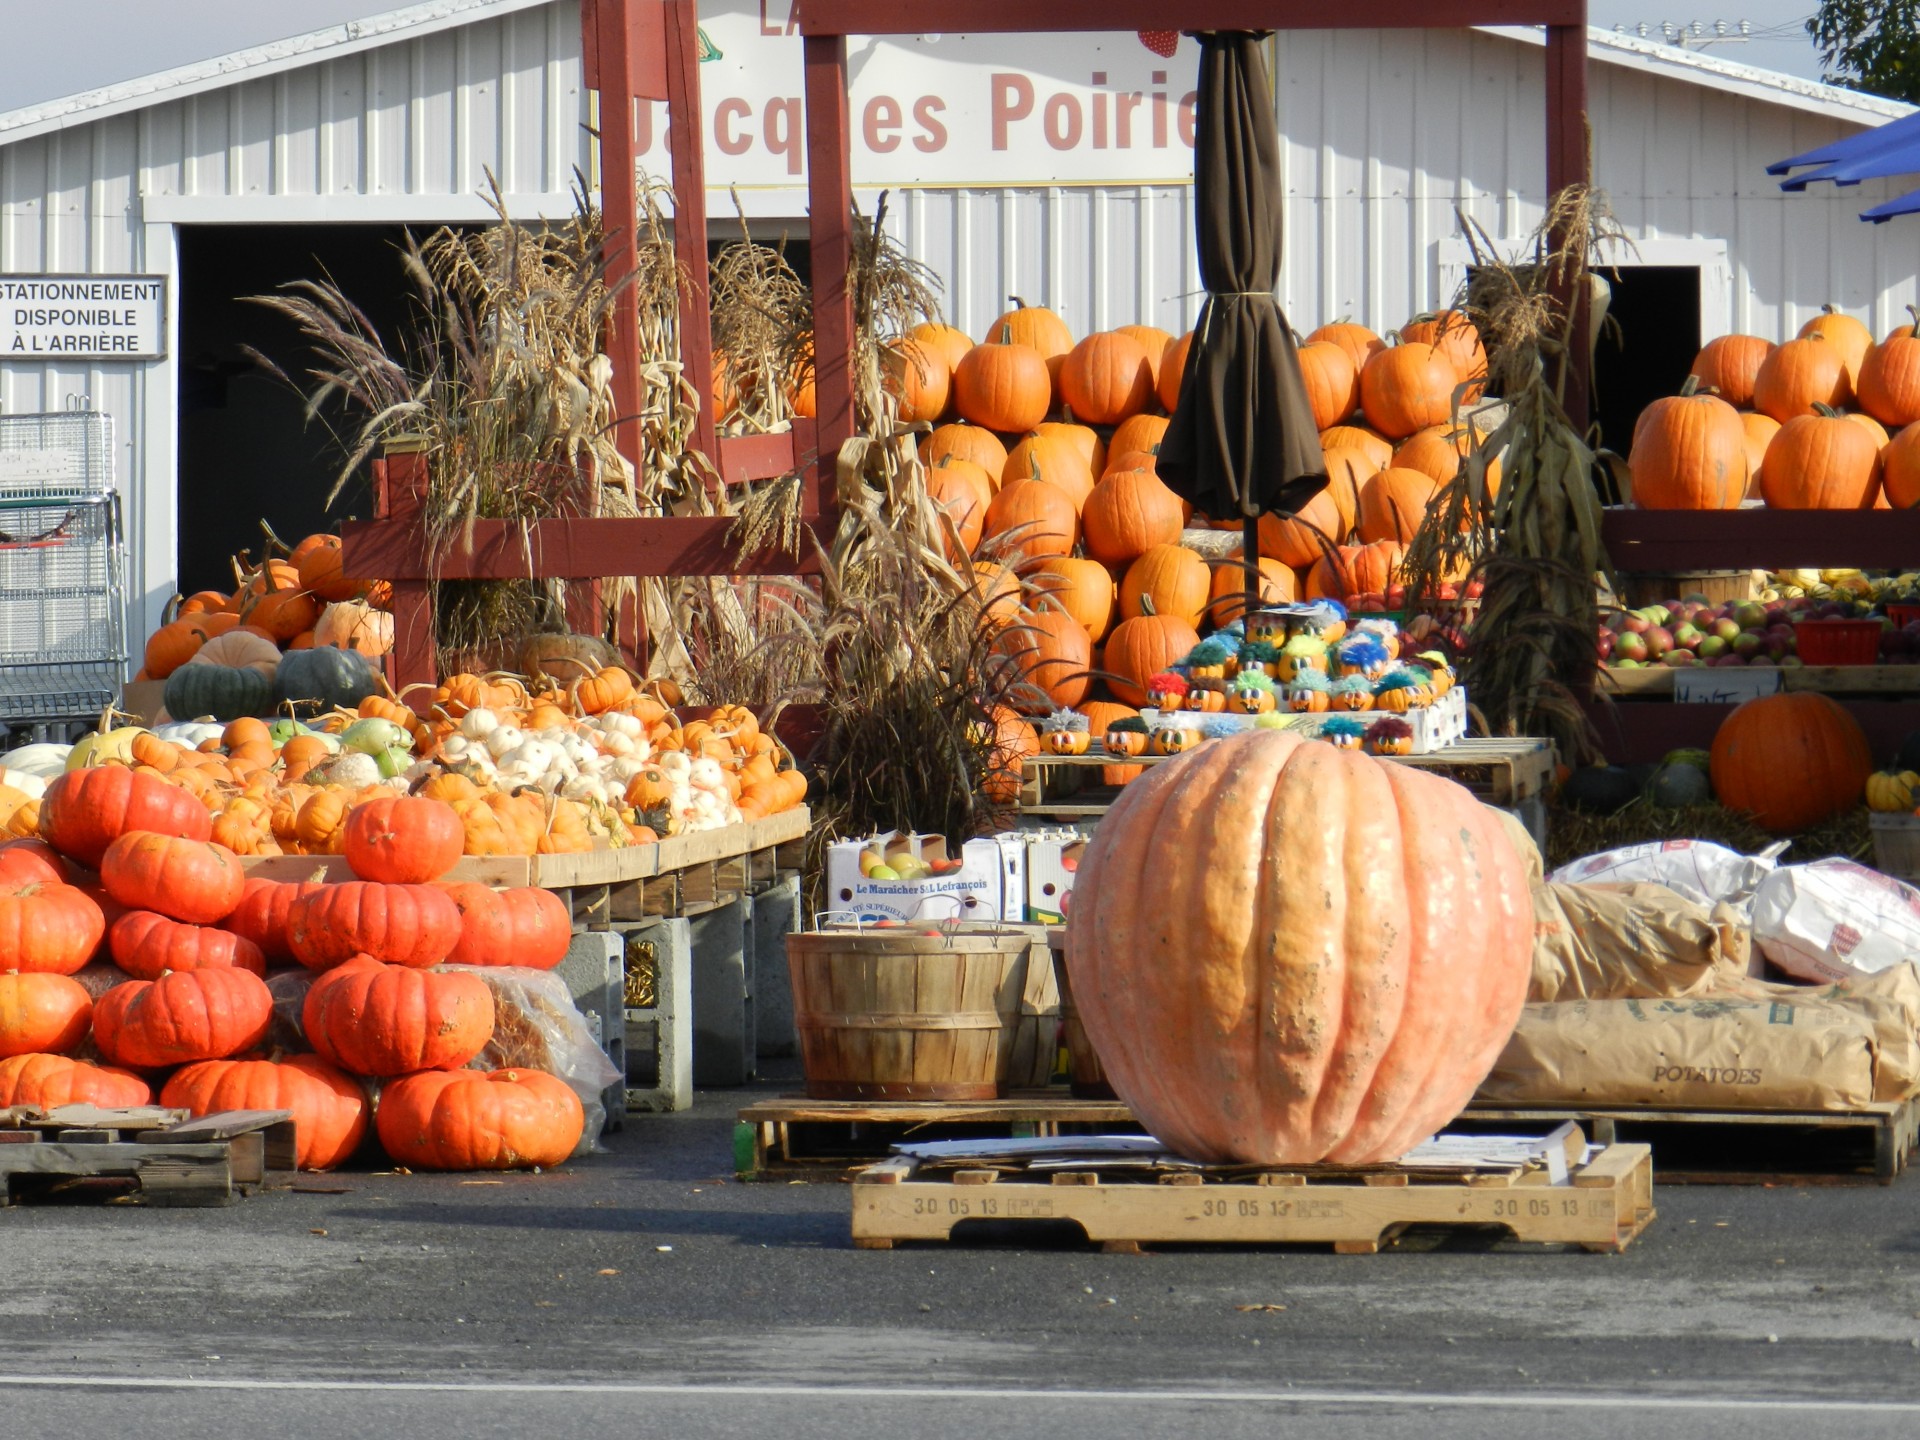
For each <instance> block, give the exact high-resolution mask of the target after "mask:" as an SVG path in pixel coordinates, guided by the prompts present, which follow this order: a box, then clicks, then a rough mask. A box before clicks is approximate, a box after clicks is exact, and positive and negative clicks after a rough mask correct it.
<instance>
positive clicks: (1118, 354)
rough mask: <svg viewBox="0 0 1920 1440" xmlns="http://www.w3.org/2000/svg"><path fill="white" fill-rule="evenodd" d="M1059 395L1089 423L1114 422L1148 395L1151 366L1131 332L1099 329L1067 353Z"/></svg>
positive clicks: (1139, 407) (1134, 411) (1136, 409)
mask: <svg viewBox="0 0 1920 1440" xmlns="http://www.w3.org/2000/svg"><path fill="white" fill-rule="evenodd" d="M1060 398H1061V400H1062V401H1064V402H1065V404H1066V406H1067V408H1068V409H1069V410H1071V411H1072V412H1073V414H1074V417H1075V418H1076V419H1078V420H1081V421H1083V422H1084V423H1086V424H1088V425H1118V424H1119V423H1120V422H1121V421H1122V420H1125V419H1126V418H1127V417H1128V416H1130V415H1138V414H1139V413H1140V412H1141V411H1142V410H1145V409H1146V408H1147V404H1148V402H1149V401H1151V400H1152V399H1153V366H1152V364H1151V362H1149V360H1148V359H1147V350H1146V347H1145V346H1144V345H1142V344H1141V343H1140V342H1139V341H1138V340H1136V339H1134V338H1133V336H1131V335H1123V334H1121V333H1120V332H1119V331H1117V330H1103V331H1100V332H1099V333H1097V334H1093V335H1089V336H1087V338H1086V339H1084V340H1082V341H1081V342H1080V343H1079V344H1078V345H1075V346H1074V347H1073V349H1072V350H1070V351H1069V352H1068V353H1067V358H1066V361H1065V363H1064V364H1062V365H1061V367H1060Z"/></svg>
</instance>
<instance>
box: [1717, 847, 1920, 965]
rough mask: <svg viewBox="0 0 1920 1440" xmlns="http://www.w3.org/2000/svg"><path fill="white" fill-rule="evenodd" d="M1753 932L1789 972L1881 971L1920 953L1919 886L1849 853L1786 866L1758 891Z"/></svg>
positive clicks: (1919, 956) (1767, 952)
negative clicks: (1844, 856)
mask: <svg viewBox="0 0 1920 1440" xmlns="http://www.w3.org/2000/svg"><path fill="white" fill-rule="evenodd" d="M1753 938H1754V943H1755V944H1757V945H1758V946H1759V947H1760V950H1761V953H1762V954H1764V955H1765V956H1766V957H1767V959H1769V960H1771V961H1772V962H1773V963H1774V964H1776V965H1778V966H1779V967H1780V968H1781V969H1782V970H1784V971H1786V972H1787V973H1788V974H1789V975H1797V976H1799V977H1800V978H1801V979H1803V980H1812V981H1815V982H1822V981H1829V980H1851V979H1856V978H1859V977H1861V976H1865V975H1877V974H1878V973H1879V972H1880V971H1882V970H1885V969H1887V968H1888V967H1889V966H1893V965H1898V964H1899V963H1900V962H1901V961H1903V960H1912V959H1920V890H1915V889H1914V888H1913V887H1912V886H1911V885H1903V884H1902V883H1901V882H1900V881H1898V880H1895V879H1893V878H1892V877H1891V876H1889V875H1882V874H1881V873H1880V872H1879V871H1878V870H1869V869H1868V868H1867V867H1866V866H1864V865H1856V864H1854V863H1853V862H1852V861H1851V860H1815V861H1814V862H1813V863H1812V864H1809V865H1783V866H1781V867H1780V868H1779V869H1778V870H1776V871H1774V872H1773V874H1772V875H1770V876H1768V877H1767V879H1766V880H1765V882H1764V883H1762V884H1761V886H1760V888H1759V890H1758V891H1757V892H1756V893H1755V895H1754V897H1753Z"/></svg>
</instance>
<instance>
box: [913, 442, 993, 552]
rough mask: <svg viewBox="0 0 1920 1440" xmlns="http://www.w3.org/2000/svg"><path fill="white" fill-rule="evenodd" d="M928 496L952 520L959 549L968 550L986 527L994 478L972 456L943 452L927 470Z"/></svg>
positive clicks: (975, 544)
mask: <svg viewBox="0 0 1920 1440" xmlns="http://www.w3.org/2000/svg"><path fill="white" fill-rule="evenodd" d="M927 498H928V499H929V500H931V501H932V502H933V503H934V504H936V505H938V506H939V507H940V508H941V509H942V510H943V511H945V512H946V516H947V518H948V519H949V520H951V521H952V522H953V528H954V533H955V535H956V537H957V538H958V540H959V542H960V546H961V548H962V549H964V550H965V551H967V552H968V553H969V554H971V553H972V551H973V550H974V549H975V548H976V547H977V546H978V545H979V544H980V536H981V533H982V532H983V531H984V530H985V529H986V524H987V506H988V505H989V504H991V503H992V501H993V481H992V480H990V479H989V478H988V477H987V472H986V471H985V470H982V469H981V468H980V467H979V466H978V465H976V464H974V462H973V461H971V460H956V459H955V458H954V457H953V456H951V455H943V456H942V457H941V458H940V460H939V461H938V462H937V463H936V464H935V465H934V466H933V467H932V468H931V469H929V470H928V471H927Z"/></svg>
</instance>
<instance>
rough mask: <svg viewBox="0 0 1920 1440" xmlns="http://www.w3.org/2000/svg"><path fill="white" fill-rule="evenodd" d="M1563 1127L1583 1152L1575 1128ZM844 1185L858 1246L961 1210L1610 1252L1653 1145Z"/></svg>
mask: <svg viewBox="0 0 1920 1440" xmlns="http://www.w3.org/2000/svg"><path fill="white" fill-rule="evenodd" d="M1569 1129H1571V1130H1572V1131H1573V1137H1574V1138H1576V1139H1577V1142H1578V1152H1577V1153H1584V1152H1585V1149H1586V1145H1585V1136H1584V1135H1581V1134H1579V1132H1578V1130H1577V1128H1576V1127H1569ZM1570 1148H1571V1147H1570ZM852 1195H853V1243H854V1246H855V1247H856V1248H857V1249H862V1250H889V1249H892V1248H893V1246H894V1245H895V1244H896V1243H897V1242H899V1241H902V1240H950V1239H952V1238H953V1232H954V1229H955V1227H956V1226H958V1225H960V1224H961V1223H963V1222H966V1221H989V1222H1000V1223H1005V1222H1023V1221H1049V1222H1055V1223H1057V1222H1060V1221H1071V1222H1073V1223H1074V1224H1076V1225H1078V1226H1079V1227H1080V1229H1081V1230H1082V1231H1083V1232H1084V1233H1085V1234H1086V1237H1087V1238H1088V1239H1089V1240H1092V1241H1095V1242H1097V1243H1098V1244H1099V1245H1100V1246H1101V1247H1102V1249H1104V1250H1106V1251H1108V1252H1110V1253H1138V1252H1139V1250H1140V1249H1141V1247H1142V1246H1145V1245H1165V1244H1176V1245H1194V1244H1203V1245H1299V1244H1320V1245H1326V1244H1331V1245H1332V1246H1333V1248H1334V1250H1335V1251H1336V1252H1337V1253H1339V1254H1342V1255H1370V1254H1373V1253H1375V1252H1376V1251H1378V1250H1379V1249H1380V1248H1381V1247H1382V1246H1383V1245H1385V1244H1389V1243H1391V1242H1392V1241H1393V1240H1394V1239H1395V1238H1397V1237H1398V1236H1399V1235H1400V1234H1402V1233H1403V1232H1405V1231H1407V1230H1409V1229H1411V1228H1414V1227H1426V1226H1447V1227H1461V1226H1471V1227H1492V1228H1497V1229H1503V1230H1506V1231H1508V1232H1509V1233H1510V1234H1511V1235H1512V1237H1513V1238H1514V1239H1516V1240H1520V1241H1523V1242H1526V1243H1529V1244H1541V1245H1577V1246H1579V1247H1580V1248H1581V1249H1583V1250H1590V1251H1597V1252H1613V1251H1619V1250H1624V1249H1625V1248H1626V1247H1627V1246H1628V1245H1629V1244H1630V1243H1631V1242H1632V1241H1633V1239H1634V1238H1635V1237H1636V1236H1638V1235H1639V1234H1640V1232H1641V1231H1642V1230H1644V1229H1646V1227H1647V1226H1648V1225H1649V1224H1650V1223H1651V1222H1652V1220H1653V1218H1654V1208H1653V1158H1652V1152H1651V1151H1650V1150H1649V1149H1648V1148H1647V1147H1646V1146H1645V1145H1621V1144H1616V1145H1609V1146H1606V1147H1605V1148H1603V1149H1601V1150H1599V1151H1598V1152H1596V1153H1595V1154H1594V1155H1593V1156H1592V1157H1591V1158H1590V1159H1587V1160H1586V1161H1585V1162H1584V1163H1579V1162H1578V1161H1575V1162H1573V1163H1571V1164H1570V1166H1569V1172H1568V1177H1567V1183H1565V1184H1561V1185H1555V1184H1552V1183H1551V1181H1550V1178H1549V1176H1548V1173H1547V1170H1546V1168H1545V1167H1544V1166H1540V1165H1535V1166H1528V1167H1525V1168H1523V1169H1516V1170H1500V1171H1485V1170H1482V1171H1476V1172H1472V1173H1468V1174H1464V1175H1463V1174H1460V1173H1457V1172H1431V1171H1412V1170H1407V1169H1402V1168H1399V1167H1392V1166H1386V1167H1375V1168H1369V1169H1360V1170H1354V1169H1339V1168H1336V1167H1332V1166H1306V1167H1302V1168H1298V1169H1275V1170H1258V1171H1245V1170H1241V1171H1233V1172H1221V1171H1219V1170H1216V1169H1203V1170H1195V1169H1191V1168H1189V1169H1177V1170H1148V1171H1141V1170H1130V1169H1109V1168H1102V1166H1101V1162H1097V1161H1088V1162H1087V1166H1086V1168H1076V1169H1067V1170H1062V1169H1053V1170H1050V1171H1044V1172H1039V1173H1035V1172H1031V1171H1025V1170H1020V1169H1010V1168H1008V1167H1005V1166H998V1167H995V1168H985V1167H983V1166H980V1165H978V1164H973V1165H968V1164H966V1163H965V1162H961V1163H959V1164H947V1165H941V1164H936V1163H931V1162H927V1161H923V1160H917V1159H915V1158H913V1157H911V1156H905V1155H902V1156H896V1157H895V1158H893V1159H891V1160H885V1161H882V1162H880V1163H879V1164H877V1165H871V1166H868V1167H867V1168H866V1169H864V1170H862V1171H860V1172H859V1173H858V1174H857V1175H855V1176H854V1177H853V1186H852Z"/></svg>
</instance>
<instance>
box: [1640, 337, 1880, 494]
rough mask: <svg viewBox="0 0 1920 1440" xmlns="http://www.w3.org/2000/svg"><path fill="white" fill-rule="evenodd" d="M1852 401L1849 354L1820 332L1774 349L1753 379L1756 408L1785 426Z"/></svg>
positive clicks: (1754, 404)
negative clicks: (1821, 408)
mask: <svg viewBox="0 0 1920 1440" xmlns="http://www.w3.org/2000/svg"><path fill="white" fill-rule="evenodd" d="M1852 398H1853V386H1852V385H1851V384H1849V383H1848V381H1847V354H1846V351H1845V350H1843V349H1841V347H1840V346H1838V345H1836V344H1834V343H1833V342H1832V341H1830V340H1828V339H1827V338H1826V332H1825V331H1823V330H1818V329H1816V330H1813V331H1811V332H1809V333H1808V334H1806V335H1802V336H1801V337H1799V338H1798V339H1796V340H1789V341H1787V343H1786V344H1784V345H1782V346H1779V347H1778V348H1777V349H1775V350H1774V351H1773V353H1772V354H1770V355H1768V356H1767V358H1766V359H1765V360H1764V361H1762V362H1761V364H1760V373H1759V374H1758V375H1756V376H1754V380H1753V408H1754V409H1756V410H1760V411H1764V412H1765V413H1766V414H1768V415H1771V416H1772V417H1773V418H1774V419H1776V420H1778V421H1779V422H1780V423H1781V424H1782V425H1784V424H1786V423H1787V421H1789V420H1791V419H1792V418H1793V417H1794V416H1796V415H1807V414H1811V413H1812V411H1813V407H1814V406H1816V405H1831V406H1833V407H1834V408H1835V409H1836V410H1837V409H1839V408H1840V407H1841V406H1843V405H1845V404H1846V403H1847V401H1849V400H1851V399H1852ZM1636 493H1637V486H1636Z"/></svg>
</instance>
